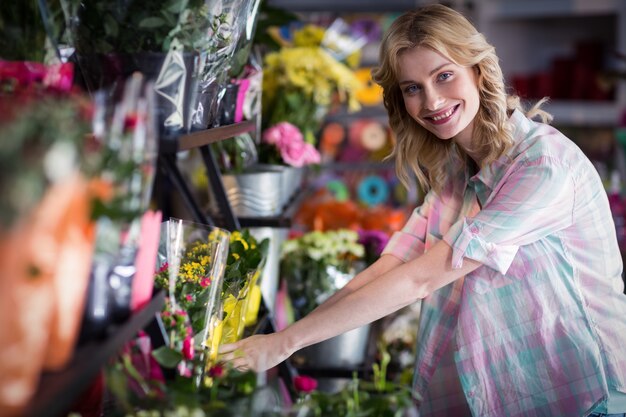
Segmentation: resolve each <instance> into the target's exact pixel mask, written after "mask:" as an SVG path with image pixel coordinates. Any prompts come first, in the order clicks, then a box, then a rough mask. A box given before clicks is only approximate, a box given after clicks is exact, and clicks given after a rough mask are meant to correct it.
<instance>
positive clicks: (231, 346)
mask: <svg viewBox="0 0 626 417" xmlns="http://www.w3.org/2000/svg"><path fill="white" fill-rule="evenodd" d="M237 345H238V344H237V343H236V342H235V343H226V344H224V345H220V347H219V349H218V352H219V353H228V352H234V351H235V350H237Z"/></svg>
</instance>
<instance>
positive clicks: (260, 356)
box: [220, 333, 292, 372]
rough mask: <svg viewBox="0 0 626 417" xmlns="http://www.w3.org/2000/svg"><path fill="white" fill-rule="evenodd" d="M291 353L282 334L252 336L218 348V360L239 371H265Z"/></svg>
mask: <svg viewBox="0 0 626 417" xmlns="http://www.w3.org/2000/svg"><path fill="white" fill-rule="evenodd" d="M291 353H292V352H290V351H289V349H287V348H286V341H285V340H284V335H283V334H282V333H272V334H267V335H264V334H261V335H254V336H250V337H248V338H246V339H243V340H240V341H238V342H235V343H229V344H226V345H222V346H220V360H223V361H225V362H230V363H231V364H232V366H233V368H235V369H237V370H240V371H255V372H262V371H265V370H267V369H270V368H272V367H274V366H276V365H278V364H279V363H281V362H282V361H284V360H285V359H287V358H288V357H289V356H290V355H291Z"/></svg>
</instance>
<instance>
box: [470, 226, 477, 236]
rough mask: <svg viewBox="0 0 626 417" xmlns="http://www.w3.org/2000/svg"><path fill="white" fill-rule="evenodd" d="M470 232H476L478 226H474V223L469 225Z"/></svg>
mask: <svg viewBox="0 0 626 417" xmlns="http://www.w3.org/2000/svg"><path fill="white" fill-rule="evenodd" d="M470 232H472V233H473V234H476V233H478V226H476V225H475V224H473V225H471V226H470Z"/></svg>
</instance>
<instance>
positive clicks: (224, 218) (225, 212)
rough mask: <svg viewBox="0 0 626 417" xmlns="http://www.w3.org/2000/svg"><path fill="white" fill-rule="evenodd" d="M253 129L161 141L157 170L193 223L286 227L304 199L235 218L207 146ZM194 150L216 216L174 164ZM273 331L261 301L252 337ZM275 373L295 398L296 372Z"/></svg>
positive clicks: (242, 126) (249, 125)
mask: <svg viewBox="0 0 626 417" xmlns="http://www.w3.org/2000/svg"><path fill="white" fill-rule="evenodd" d="M257 128H258V120H249V121H243V122H240V123H234V124H231V125H225V126H220V127H215V128H210V129H207V130H203V131H199V132H192V133H189V134H186V135H182V136H180V137H178V138H174V139H162V140H161V146H160V155H159V165H160V171H161V172H162V174H164V175H165V176H166V177H167V180H169V181H170V182H171V183H172V185H173V186H174V188H175V189H176V191H178V193H179V194H180V195H181V197H182V198H183V202H184V203H185V205H186V207H187V209H189V211H190V213H191V215H192V217H193V220H194V221H196V222H198V223H203V224H208V225H211V226H219V227H223V228H225V229H227V230H230V231H234V230H240V229H241V227H289V226H290V225H291V218H292V217H293V215H294V214H295V210H296V209H297V207H298V206H299V205H300V203H301V202H302V200H303V198H304V197H305V196H306V193H305V192H302V193H299V194H298V195H297V196H295V197H294V198H292V200H291V201H290V202H289V204H288V205H287V206H286V207H285V209H284V211H283V213H282V214H281V215H279V216H273V217H237V216H235V214H234V211H233V209H232V207H231V205H230V202H229V201H228V197H227V195H226V190H225V189H224V184H223V182H222V178H221V173H220V170H219V167H218V164H217V161H216V159H215V156H214V155H213V152H212V151H211V148H210V146H209V145H210V144H211V143H215V142H219V141H223V140H228V139H231V138H232V137H234V136H236V135H239V134H242V133H247V132H252V131H254V130H255V129H257ZM194 148H197V149H199V151H200V154H201V156H202V161H203V163H204V167H205V169H206V173H207V177H208V179H209V185H210V187H211V190H212V193H213V196H214V198H215V199H216V204H217V207H218V209H219V215H218V216H211V215H210V214H209V213H208V212H205V211H204V210H203V209H202V207H201V205H200V203H199V202H198V200H197V198H196V197H195V195H194V193H193V192H192V191H191V189H190V187H189V186H188V184H187V183H186V181H185V178H184V176H183V174H182V173H181V171H180V169H179V167H178V165H177V162H176V157H177V156H176V154H177V152H179V151H186V150H191V149H194ZM164 208H165V207H162V211H163V217H164V218H168V217H169V213H168V212H167V210H165V209H164ZM275 330H276V324H275V321H274V317H273V315H272V310H271V309H270V308H268V304H267V302H266V301H265V299H264V298H262V301H261V308H260V311H259V321H258V325H257V327H256V328H255V329H254V331H253V332H254V334H267V333H273V332H274V331H275ZM278 373H279V377H280V378H282V379H283V380H284V381H285V382H286V384H285V385H286V386H287V388H288V389H290V390H291V391H290V394H291V395H292V398H295V395H296V394H295V392H294V391H293V383H292V380H293V378H294V377H295V376H296V375H297V371H296V369H295V368H294V367H293V365H292V364H291V363H290V362H289V361H288V360H286V361H284V362H282V363H281V364H280V365H279V366H278Z"/></svg>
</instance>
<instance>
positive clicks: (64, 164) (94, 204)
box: [0, 60, 156, 415]
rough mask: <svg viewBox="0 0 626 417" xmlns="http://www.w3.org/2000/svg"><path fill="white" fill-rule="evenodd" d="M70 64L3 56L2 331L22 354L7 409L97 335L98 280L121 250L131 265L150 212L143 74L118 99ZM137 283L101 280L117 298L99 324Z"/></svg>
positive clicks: (0, 381)
mask: <svg viewBox="0 0 626 417" xmlns="http://www.w3.org/2000/svg"><path fill="white" fill-rule="evenodd" d="M72 75H73V66H72V64H57V65H51V66H46V65H43V64H41V63H37V62H22V61H19V62H16V61H1V60H0V114H1V115H0V121H1V122H2V123H1V125H0V133H1V136H2V138H3V142H2V145H1V146H0V161H1V164H0V165H1V167H0V191H2V193H3V195H4V198H3V199H2V202H1V203H0V250H1V251H2V262H0V276H1V277H2V279H1V280H0V288H1V290H0V310H2V311H3V313H4V314H3V316H4V317H6V318H7V320H5V321H4V322H3V328H4V331H3V332H2V333H1V335H0V341H1V344H2V346H3V349H6V351H14V352H20V353H21V354H20V355H19V356H16V355H3V356H2V357H1V358H0V375H1V376H0V385H2V386H3V387H5V388H6V389H4V390H2V392H0V414H2V415H13V414H16V413H17V414H19V410H20V408H21V407H23V406H24V405H25V404H26V402H27V401H28V400H29V397H30V396H31V395H32V394H33V392H34V390H35V388H36V386H37V383H38V381H39V376H40V374H41V371H42V370H59V369H62V368H63V367H64V366H66V365H67V363H68V362H69V360H70V359H71V357H72V354H73V352H74V349H75V347H76V344H77V342H78V340H79V336H81V337H85V338H86V339H88V338H89V337H90V336H91V335H90V334H88V333H85V332H84V331H83V329H84V328H83V329H81V319H82V318H83V316H89V314H90V311H91V310H90V308H91V307H92V305H91V304H90V303H89V295H90V294H91V289H92V287H93V285H92V284H93V282H94V280H95V279H96V276H100V277H104V278H107V277H108V276H109V273H110V272H111V271H112V270H113V269H114V267H115V266H116V265H117V263H116V260H119V258H124V259H125V260H127V261H129V263H130V265H128V267H129V269H130V268H133V271H134V263H135V254H136V253H137V251H138V248H139V237H140V236H141V233H142V230H143V228H142V225H141V220H142V218H143V217H144V216H145V215H146V214H147V213H146V211H147V208H148V206H147V199H146V196H149V195H150V193H151V187H152V175H153V173H154V163H155V157H156V155H155V153H154V152H153V150H154V149H155V143H156V142H155V141H156V138H155V136H154V129H153V127H152V125H151V124H152V122H153V119H152V111H151V103H152V101H151V100H152V99H151V96H150V94H149V92H147V90H146V89H145V88H144V87H145V86H144V84H143V79H142V77H141V75H139V74H138V75H136V76H135V77H133V78H132V79H131V80H129V81H128V82H127V83H126V85H125V88H124V90H123V92H122V94H121V98H120V99H119V101H116V102H108V101H105V100H98V99H96V100H95V101H92V100H91V99H89V98H88V97H86V96H84V95H82V94H81V93H79V92H77V91H74V90H73V89H72ZM105 231H106V232H105ZM122 234H123V235H124V239H121V235H122ZM141 243H142V245H143V244H148V245H149V242H147V241H146V242H141ZM144 253H145V256H147V257H148V258H149V256H150V250H148V249H146V251H145V252H144ZM106 254H111V255H112V257H111V258H108V257H107V256H105V255H106ZM122 254H123V255H124V256H122ZM113 255H115V256H117V258H118V259H115V256H113ZM98 268H99V270H100V271H103V273H102V274H100V273H98V272H96V270H97V269H98ZM129 269H127V270H129ZM131 285H132V283H131V282H129V281H126V282H122V283H121V284H120V287H122V289H123V290H124V291H126V293H125V295H124V296H122V297H119V296H120V295H121V293H118V294H113V291H114V290H113V288H112V287H110V286H109V285H108V284H107V283H104V285H103V286H102V287H99V288H100V296H101V298H103V299H107V300H110V303H109V304H113V302H114V301H115V302H117V304H116V305H115V306H114V307H111V309H104V310H102V311H99V314H100V316H99V320H100V321H99V324H100V326H101V329H103V328H104V327H106V326H108V325H110V324H111V323H112V322H113V321H114V320H115V319H116V318H119V317H122V316H124V314H126V316H124V317H127V314H129V313H130V310H131V308H132V307H131V297H135V296H136V293H135V292H134V291H132V290H131ZM136 301H140V300H136ZM109 304H107V305H109ZM113 308H115V310H113ZM16 317H18V318H22V319H21V320H20V319H15V318H16ZM25 318H28V319H27V320H26V319H25ZM87 322H88V319H87V318H85V319H84V320H83V321H82V324H83V325H84V324H85V323H87ZM32 323H37V326H33V325H32ZM7 394H8V395H9V396H8V397H5V395H7Z"/></svg>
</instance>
